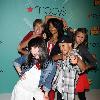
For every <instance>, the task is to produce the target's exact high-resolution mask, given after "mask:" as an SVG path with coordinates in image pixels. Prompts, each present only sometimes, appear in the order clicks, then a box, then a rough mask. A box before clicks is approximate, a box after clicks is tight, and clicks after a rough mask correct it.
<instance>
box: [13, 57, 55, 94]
mask: <svg viewBox="0 0 100 100" xmlns="http://www.w3.org/2000/svg"><path fill="white" fill-rule="evenodd" d="M27 58H28V56H21V57H19V58H17V59H15V61H14V67H15V68H16V67H22V65H23V64H24V63H25V62H26V61H27ZM34 64H35V61H33V64H32V65H31V66H27V65H24V67H25V68H23V69H22V72H23V73H25V72H26V71H28V70H30V69H31V68H32V66H33V65H34ZM55 73H56V64H55V62H54V61H53V60H47V61H46V62H45V64H44V67H43V69H41V76H40V81H39V87H41V86H42V87H43V90H44V91H47V92H49V91H50V89H51V86H52V81H53V78H54V76H55Z"/></svg>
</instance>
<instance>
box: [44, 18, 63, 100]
mask: <svg viewBox="0 0 100 100" xmlns="http://www.w3.org/2000/svg"><path fill="white" fill-rule="evenodd" d="M46 18H47V17H46ZM46 21H47V23H46V28H45V33H46V35H47V39H46V40H47V48H48V53H49V56H50V58H52V59H53V60H58V59H60V58H61V57H60V56H59V55H57V54H58V53H60V48H59V42H58V41H59V39H60V38H61V37H62V36H63V34H64V31H63V22H62V21H61V20H59V19H57V18H50V19H48V20H47V19H46ZM55 55H56V56H55ZM54 98H55V92H54V91H53V90H51V91H50V93H49V99H50V100H54Z"/></svg>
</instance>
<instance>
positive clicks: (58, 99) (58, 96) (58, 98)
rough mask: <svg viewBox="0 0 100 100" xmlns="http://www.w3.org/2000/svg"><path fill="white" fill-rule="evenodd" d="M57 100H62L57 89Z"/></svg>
mask: <svg viewBox="0 0 100 100" xmlns="http://www.w3.org/2000/svg"><path fill="white" fill-rule="evenodd" d="M57 100H64V99H62V95H61V93H60V92H59V91H57Z"/></svg>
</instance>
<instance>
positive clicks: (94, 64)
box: [80, 47, 97, 69]
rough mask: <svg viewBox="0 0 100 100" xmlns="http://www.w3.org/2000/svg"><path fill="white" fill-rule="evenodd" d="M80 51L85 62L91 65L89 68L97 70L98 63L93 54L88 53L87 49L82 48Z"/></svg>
mask: <svg viewBox="0 0 100 100" xmlns="http://www.w3.org/2000/svg"><path fill="white" fill-rule="evenodd" d="M80 51H81V53H82V58H83V60H85V61H86V62H87V63H88V64H89V66H91V67H92V68H94V69H96V67H97V61H96V59H94V58H93V56H92V54H91V53H90V52H89V51H88V49H87V48H86V47H82V48H81V50H80Z"/></svg>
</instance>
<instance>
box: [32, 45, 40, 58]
mask: <svg viewBox="0 0 100 100" xmlns="http://www.w3.org/2000/svg"><path fill="white" fill-rule="evenodd" d="M31 53H32V55H33V56H34V58H36V59H39V47H31Z"/></svg>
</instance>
